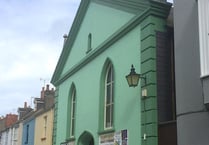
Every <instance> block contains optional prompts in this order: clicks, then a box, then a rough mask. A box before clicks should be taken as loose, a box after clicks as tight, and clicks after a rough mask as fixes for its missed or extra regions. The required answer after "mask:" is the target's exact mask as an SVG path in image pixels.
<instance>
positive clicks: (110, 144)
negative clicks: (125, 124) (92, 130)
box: [99, 129, 128, 145]
mask: <svg viewBox="0 0 209 145" xmlns="http://www.w3.org/2000/svg"><path fill="white" fill-rule="evenodd" d="M99 143H100V145H128V131H127V129H126V130H121V131H118V132H115V133H109V134H104V135H100V141H99Z"/></svg>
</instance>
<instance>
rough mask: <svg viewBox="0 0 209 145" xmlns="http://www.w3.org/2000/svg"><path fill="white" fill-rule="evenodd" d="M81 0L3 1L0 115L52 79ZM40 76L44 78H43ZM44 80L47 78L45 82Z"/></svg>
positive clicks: (30, 97) (35, 94) (0, 7)
mask: <svg viewBox="0 0 209 145" xmlns="http://www.w3.org/2000/svg"><path fill="white" fill-rule="evenodd" d="M79 3H80V0H0V18H1V22H0V33H1V34H0V50H1V53H0V94H1V97H0V116H2V115H6V114H9V113H17V109H18V107H23V105H24V102H27V103H28V105H30V106H32V107H33V103H32V101H33V98H34V97H40V91H41V88H42V87H43V86H44V82H45V84H47V83H49V82H50V79H51V77H52V74H53V72H54V69H55V66H56V64H57V61H58V58H59V56H60V53H61V50H62V46H63V35H64V34H66V33H67V34H68V32H69V30H70V27H71V24H72V21H73V19H74V16H75V13H76V11H77V8H78V5H79ZM40 78H42V79H41V80H40ZM44 80H45V81H44Z"/></svg>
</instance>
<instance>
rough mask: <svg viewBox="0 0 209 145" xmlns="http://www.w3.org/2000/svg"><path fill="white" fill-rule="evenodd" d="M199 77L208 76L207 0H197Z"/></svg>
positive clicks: (208, 30)
mask: <svg viewBox="0 0 209 145" xmlns="http://www.w3.org/2000/svg"><path fill="white" fill-rule="evenodd" d="M198 21H199V43H200V69H201V78H203V77H206V76H209V0H198Z"/></svg>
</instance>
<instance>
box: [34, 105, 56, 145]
mask: <svg viewBox="0 0 209 145" xmlns="http://www.w3.org/2000/svg"><path fill="white" fill-rule="evenodd" d="M53 116H54V109H53V107H52V108H49V109H47V110H45V109H43V110H42V109H41V110H39V111H38V112H37V116H36V118H35V136H34V145H51V144H52V132H53V120H54V119H53V118H54V117H53Z"/></svg>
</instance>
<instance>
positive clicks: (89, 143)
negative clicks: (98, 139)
mask: <svg viewBox="0 0 209 145" xmlns="http://www.w3.org/2000/svg"><path fill="white" fill-rule="evenodd" d="M78 145H94V138H93V136H92V135H91V133H89V132H87V131H84V132H83V133H82V134H81V136H80V137H79V139H78Z"/></svg>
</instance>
